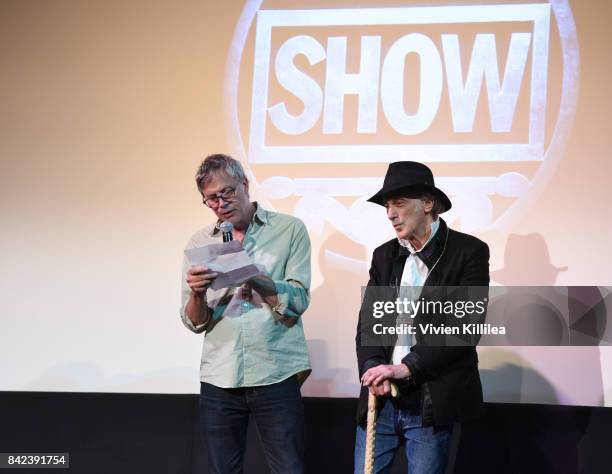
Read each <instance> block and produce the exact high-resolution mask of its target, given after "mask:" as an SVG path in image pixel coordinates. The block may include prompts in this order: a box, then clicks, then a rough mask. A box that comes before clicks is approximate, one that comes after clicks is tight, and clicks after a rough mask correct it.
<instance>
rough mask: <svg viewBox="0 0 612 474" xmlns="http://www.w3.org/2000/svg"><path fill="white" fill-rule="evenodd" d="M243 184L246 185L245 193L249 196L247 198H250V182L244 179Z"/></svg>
mask: <svg viewBox="0 0 612 474" xmlns="http://www.w3.org/2000/svg"><path fill="white" fill-rule="evenodd" d="M242 184H243V185H244V192H245V194H246V195H247V197H250V196H249V180H248V179H246V178H244V181H243V182H242Z"/></svg>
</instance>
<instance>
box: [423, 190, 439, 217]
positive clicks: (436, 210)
mask: <svg viewBox="0 0 612 474" xmlns="http://www.w3.org/2000/svg"><path fill="white" fill-rule="evenodd" d="M419 199H420V200H421V201H432V202H433V206H432V208H431V217H433V219H434V220H436V219H437V218H438V216H439V215H440V214H442V213H443V212H444V205H443V204H442V202H441V201H440V199H438V196H436V195H435V194H431V193H423V194H421V196H420V198H419Z"/></svg>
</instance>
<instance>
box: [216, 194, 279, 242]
mask: <svg viewBox="0 0 612 474" xmlns="http://www.w3.org/2000/svg"><path fill="white" fill-rule="evenodd" d="M253 204H254V205H255V214H253V218H252V219H251V223H252V222H257V223H258V224H261V225H264V224H267V223H268V217H269V216H268V211H266V210H265V209H264V208H263V207H261V206H260V205H259V204H258V203H257V201H255V202H254V203H253ZM221 222H223V221H222V220H221V219H219V220H218V221H217V223H216V224H215V225H214V226H213V228H212V230H211V232H210V235H211V236H215V235H217V234H218V233H219V230H220V228H219V226H220V225H221Z"/></svg>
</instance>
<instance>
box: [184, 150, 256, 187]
mask: <svg viewBox="0 0 612 474" xmlns="http://www.w3.org/2000/svg"><path fill="white" fill-rule="evenodd" d="M219 171H225V172H226V173H227V174H228V175H230V176H231V177H232V178H234V179H235V180H236V181H237V182H239V183H240V182H242V181H245V180H246V181H248V180H247V177H246V175H245V174H244V169H243V168H242V165H241V164H240V162H239V161H238V160H236V159H234V158H232V157H231V156H229V155H224V154H222V153H215V154H214V155H208V156H207V157H206V158H205V159H204V161H202V164H201V165H200V167H199V168H198V171H197V172H196V175H195V180H196V185H197V186H198V190H199V191H200V192H201V191H202V187H203V186H204V185H205V184H206V183H207V182H208V181H210V179H211V178H212V175H214V174H215V173H218V172H219Z"/></svg>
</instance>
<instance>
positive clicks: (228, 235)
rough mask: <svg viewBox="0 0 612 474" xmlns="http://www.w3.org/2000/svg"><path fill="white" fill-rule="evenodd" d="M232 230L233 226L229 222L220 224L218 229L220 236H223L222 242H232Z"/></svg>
mask: <svg viewBox="0 0 612 474" xmlns="http://www.w3.org/2000/svg"><path fill="white" fill-rule="evenodd" d="M233 228H234V226H233V225H232V223H231V222H228V221H223V222H221V225H220V226H219V229H221V235H223V242H231V241H232V240H234V236H233V235H232V229H233Z"/></svg>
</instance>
